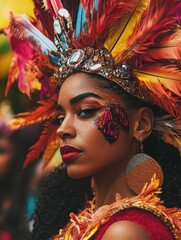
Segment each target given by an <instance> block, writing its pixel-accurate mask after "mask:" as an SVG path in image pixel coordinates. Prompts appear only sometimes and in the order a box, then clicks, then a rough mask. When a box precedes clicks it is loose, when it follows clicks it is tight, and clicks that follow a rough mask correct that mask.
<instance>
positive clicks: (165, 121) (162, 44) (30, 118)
mask: <svg viewBox="0 0 181 240" xmlns="http://www.w3.org/2000/svg"><path fill="white" fill-rule="evenodd" d="M34 3H35V15H36V16H37V19H33V20H32V21H31V22H30V21H29V20H28V19H27V17H26V16H25V15H13V14H11V23H10V28H9V29H10V30H9V32H8V31H7V32H8V33H9V36H10V40H12V39H15V40H16V41H19V42H20V45H19V47H20V49H21V43H22V44H27V49H26V51H28V49H29V50H31V51H29V52H28V54H27V58H26V57H25V56H24V55H23V53H19V55H20V57H21V58H24V65H23V66H21V69H19V72H20V71H22V72H23V73H25V75H27V73H28V74H29V75H31V78H29V79H34V80H35V79H37V81H38V82H39V84H40V85H41V89H44V92H47V91H45V88H46V89H48V90H49V91H48V95H49V96H48V98H49V99H48V100H46V103H45V102H44V101H45V100H42V101H41V102H40V104H41V106H40V107H39V108H38V109H37V110H35V112H34V113H32V114H31V115H29V114H25V115H19V116H18V118H17V119H16V120H14V122H13V124H14V125H13V126H15V128H16V127H19V125H27V124H34V123H36V122H39V121H43V122H45V127H46V128H45V130H44V132H43V135H42V136H41V137H40V140H39V141H40V142H43V145H44V147H43V148H39V149H40V150H41V151H44V150H45V149H46V146H48V150H46V151H45V153H46V154H45V156H49V157H50V156H52V154H53V152H54V150H55V149H56V148H57V147H58V143H57V138H56V137H54V135H53V134H54V133H55V131H54V130H52V129H51V127H50V125H51V126H53V125H52V123H53V122H54V121H53V118H54V116H55V106H56V100H57V92H58V90H57V89H59V88H60V86H61V83H62V82H63V81H64V79H66V78H67V77H68V76H69V75H70V74H72V73H73V72H76V71H83V72H90V73H96V74H98V75H102V76H104V77H105V78H107V79H109V80H111V81H114V82H116V83H117V84H119V85H120V86H121V87H122V88H123V89H124V90H125V91H127V92H128V93H130V94H132V95H134V96H136V97H138V98H140V99H142V100H143V101H145V102H148V103H150V104H153V105H158V106H160V107H161V108H162V109H164V110H165V112H167V113H168V115H166V117H164V118H162V119H158V120H156V121H155V130H156V131H158V132H159V133H160V134H161V136H162V138H163V139H164V140H165V141H166V142H168V143H170V144H172V145H173V146H175V147H177V148H178V149H179V151H180V152H181V127H180V123H181V118H180V116H181V104H180V103H181V91H180V90H181V2H180V0H172V1H170V0H131V1H130V0H124V1H123V0H112V1H110V0H82V1H80V3H79V1H62V2H61V1H60V0H34ZM64 7H65V8H67V10H68V11H67V10H66V9H65V8H64ZM69 12H70V13H71V16H70V14H69ZM12 45H13V44H12ZM16 46H17V45H16ZM18 51H19V52H20V50H19V49H18ZM15 54H16V52H15ZM46 56H47V58H46ZM16 61H18V60H17V59H16ZM31 64H33V66H34V67H32V68H31V73H30V72H29V71H30V70H29V69H30V68H29V66H30V65H31ZM33 69H34V70H33ZM13 70H14V65H13V66H12V67H11V70H10V73H13ZM52 73H54V78H53V77H51V79H50V81H49V82H48V83H47V78H49V77H50V75H51V76H52ZM11 75H12V74H11ZM25 75H24V77H22V74H21V76H20V74H19V76H17V75H16V77H18V78H19V83H21V84H22V83H23V85H24V83H27V78H26V77H25ZM32 76H33V77H34V78H32ZM11 78H12V77H11ZM11 78H10V82H13V81H12V79H11ZM55 79H57V80H58V81H55ZM28 84H29V83H27V85H25V86H28V87H25V88H26V89H25V90H27V91H25V92H26V93H28V94H29V93H30V92H31V90H32V89H33V87H32V86H33V82H31V85H28ZM9 85H10V84H8V88H9ZM50 89H52V90H51V91H50ZM43 96H44V97H46V94H43ZM47 121H49V122H48V123H47ZM56 127H57V126H54V128H56ZM50 129H51V130H50ZM43 139H48V141H46V143H45V141H44V140H43ZM38 144H39V143H37V144H36V145H35V146H33V147H32V151H31V152H30V153H29V156H28V158H27V160H26V162H25V164H27V163H28V162H29V161H31V160H32V159H33V158H35V157H38V156H39V154H40V150H38V153H37V152H36V150H35V148H36V147H37V145H38ZM51 145H53V146H54V148H53V151H51V150H50V147H49V146H51ZM49 157H47V159H46V162H48V159H49ZM45 158H46V157H45Z"/></svg>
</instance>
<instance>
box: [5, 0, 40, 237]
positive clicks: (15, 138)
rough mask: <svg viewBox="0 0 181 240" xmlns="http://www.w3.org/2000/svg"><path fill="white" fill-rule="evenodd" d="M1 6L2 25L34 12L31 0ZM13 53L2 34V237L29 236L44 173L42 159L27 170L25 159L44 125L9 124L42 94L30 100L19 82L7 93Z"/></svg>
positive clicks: (11, 2) (34, 95) (30, 108)
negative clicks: (21, 126)
mask: <svg viewBox="0 0 181 240" xmlns="http://www.w3.org/2000/svg"><path fill="white" fill-rule="evenodd" d="M0 6H1V8H0V29H3V28H6V27H7V26H8V22H9V13H10V12H14V13H27V14H29V15H31V16H33V4H32V2H31V0H0ZM11 56H12V55H11V48H10V45H9V43H8V40H7V37H6V36H4V35H3V34H0V240H27V239H29V236H30V232H31V229H32V224H33V220H32V216H33V212H34V209H35V206H36V199H37V197H38V194H39V188H40V185H41V181H42V179H43V176H44V174H43V171H42V165H41V161H37V162H35V163H33V164H30V165H29V166H28V167H27V168H26V169H24V170H23V162H24V160H25V157H26V154H27V151H28V148H29V147H30V146H31V145H32V144H33V143H34V142H35V141H36V140H37V138H38V133H39V131H41V126H39V125H37V126H34V127H28V128H26V129H20V130H18V131H16V132H12V131H11V130H10V129H9V127H8V126H7V124H6V123H7V121H9V120H10V119H11V118H12V117H13V115H14V114H16V113H19V112H25V111H31V110H32V109H33V107H34V106H35V102H36V100H37V98H38V94H37V93H34V94H33V97H32V100H31V101H30V99H29V98H28V97H27V96H26V95H25V94H22V93H20V92H19V91H18V89H17V84H16V83H15V84H14V85H13V86H12V87H11V88H10V91H9V94H8V95H7V96H5V86H6V82H7V78H8V70H9V66H10V63H11ZM36 95H37V96H36Z"/></svg>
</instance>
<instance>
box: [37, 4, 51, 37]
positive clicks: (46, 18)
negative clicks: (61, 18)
mask: <svg viewBox="0 0 181 240" xmlns="http://www.w3.org/2000/svg"><path fill="white" fill-rule="evenodd" d="M33 2H34V6H35V7H34V13H35V16H36V18H37V20H39V22H41V25H42V27H41V30H43V33H44V34H45V36H47V37H48V38H49V39H51V40H52V41H53V36H54V31H53V17H52V15H51V14H50V13H49V12H48V11H45V10H44V8H43V1H42V0H33Z"/></svg>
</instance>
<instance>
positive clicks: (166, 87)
mask: <svg viewBox="0 0 181 240" xmlns="http://www.w3.org/2000/svg"><path fill="white" fill-rule="evenodd" d="M164 70H165V71H164ZM175 72H176V70H175ZM133 74H134V75H135V76H136V77H137V79H139V80H140V82H142V83H143V85H146V86H147V87H148V88H149V89H150V90H151V91H152V92H153V93H155V94H158V96H160V97H163V96H167V97H168V98H169V91H170V92H173V93H174V94H175V95H177V96H181V92H180V89H181V80H180V77H181V76H179V71H178V75H176V74H175V75H174V76H173V74H172V70H170V72H169V68H168V69H161V68H160V69H159V71H156V67H155V71H148V70H147V71H146V70H142V71H138V70H133ZM142 83H140V84H141V85H142Z"/></svg>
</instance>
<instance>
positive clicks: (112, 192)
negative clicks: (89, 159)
mask: <svg viewBox="0 0 181 240" xmlns="http://www.w3.org/2000/svg"><path fill="white" fill-rule="evenodd" d="M111 168H112V167H109V168H108V169H106V170H104V171H103V172H101V173H99V174H97V175H95V176H94V189H95V197H96V206H95V209H98V208H99V207H101V206H102V205H107V204H111V203H113V202H114V201H115V196H116V193H119V194H120V195H121V197H122V198H130V197H133V196H135V194H134V193H133V192H132V191H131V189H130V188H129V186H128V184H127V181H126V176H125V171H121V170H120V169H121V168H120V167H119V166H114V169H111Z"/></svg>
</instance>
